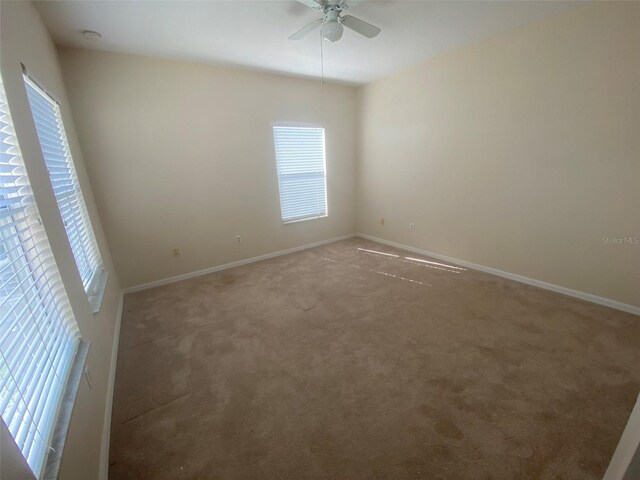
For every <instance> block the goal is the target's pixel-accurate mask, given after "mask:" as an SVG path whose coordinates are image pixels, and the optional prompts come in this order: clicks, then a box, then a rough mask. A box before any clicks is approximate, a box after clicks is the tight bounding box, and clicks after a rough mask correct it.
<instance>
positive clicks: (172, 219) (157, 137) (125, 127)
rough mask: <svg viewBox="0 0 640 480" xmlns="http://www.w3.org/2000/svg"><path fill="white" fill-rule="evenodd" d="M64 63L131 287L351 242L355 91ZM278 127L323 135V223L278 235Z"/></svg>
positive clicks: (226, 71) (88, 60) (206, 72)
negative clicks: (175, 251) (342, 239)
mask: <svg viewBox="0 0 640 480" xmlns="http://www.w3.org/2000/svg"><path fill="white" fill-rule="evenodd" d="M60 57H61V63H62V69H63V72H64V76H65V81H66V82H67V86H68V91H69V95H70V99H71V104H72V108H73V115H74V118H75V119H76V122H77V125H78V133H79V135H80V140H81V144H82V148H83V150H84V152H85V154H86V157H87V167H88V170H89V173H90V175H91V179H92V182H93V184H94V190H95V194H96V199H97V202H98V205H100V214H101V216H102V219H103V222H104V227H105V231H106V233H107V238H108V239H109V244H110V245H111V247H112V249H113V256H114V261H115V263H116V268H117V270H118V273H119V275H120V278H121V281H122V283H123V285H124V286H125V287H130V286H133V285H138V284H141V283H145V282H150V281H155V280H159V279H162V278H166V277H170V276H174V275H179V274H184V273H189V272H193V271H195V270H199V269H204V268H209V267H213V266H217V265H221V264H225V263H228V262H232V261H235V260H240V259H245V258H250V257H254V256H257V255H261V254H266V253H271V252H274V251H278V250H283V249H287V248H291V247H295V246H299V245H304V244H307V243H311V242H316V241H320V240H325V239H330V238H333V237H337V236H341V235H346V234H351V233H353V232H354V231H355V122H356V118H355V114H356V91H355V89H354V88H351V87H346V86H339V85H324V86H323V85H320V83H319V82H318V81H311V80H302V79H297V78H290V77H284V76H277V75H272V74H266V73H259V72H253V71H247V70H239V69H231V68H223V67H215V66H208V65H200V64H194V63H186V62H178V61H170V60H159V59H152V58H146V57H138V56H132V55H123V54H113V53H101V52H95V51H87V50H77V49H66V48H65V49H61V50H60ZM273 122H301V123H315V124H321V125H323V126H324V127H325V131H326V149H327V189H328V208H329V216H328V218H324V219H319V220H309V221H305V222H299V223H295V224H289V225H283V224H282V222H281V220H280V204H279V196H278V181H277V177H276V165H275V156H274V155H275V154H274V147H273V137H272V130H271V125H272V123H273ZM236 235H241V236H242V241H243V243H242V245H240V246H238V245H235V243H234V242H235V237H236ZM174 247H178V248H180V249H181V252H182V256H181V257H180V258H172V257H171V254H170V250H171V248H174Z"/></svg>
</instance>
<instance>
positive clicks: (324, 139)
mask: <svg viewBox="0 0 640 480" xmlns="http://www.w3.org/2000/svg"><path fill="white" fill-rule="evenodd" d="M276 127H283V128H309V129H311V128H313V129H321V130H322V165H323V173H324V200H325V213H324V215H316V216H309V217H303V218H294V219H291V220H284V219H283V218H282V197H281V195H280V173H279V169H278V155H277V149H276V140H275V130H274V129H275V128H276ZM271 138H272V140H273V155H274V160H275V165H276V181H277V182H278V202H279V207H280V220H281V222H282V225H292V224H295V223H300V222H306V221H308V220H321V219H323V218H327V217H328V216H329V192H328V190H327V177H328V172H327V130H326V128H325V127H324V125H322V124H320V123H305V122H272V123H271Z"/></svg>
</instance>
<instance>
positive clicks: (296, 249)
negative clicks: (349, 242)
mask: <svg viewBox="0 0 640 480" xmlns="http://www.w3.org/2000/svg"><path fill="white" fill-rule="evenodd" d="M355 236H356V234H355V233H350V234H349V235H342V236H341V237H335V238H330V239H328V240H321V241H319V242H313V243H307V244H306V245H300V246H299V247H293V248H287V249H286V250H279V251H277V252H272V253H266V254H264V255H258V256H257V257H251V258H245V259H243V260H237V261H235V262H230V263H225V264H223V265H218V266H216V267H210V268H205V269H203V270H196V271H195V272H189V273H184V274H182V275H176V276H174V277H168V278H163V279H160V280H155V281H153V282H148V283H142V284H140V285H134V286H133V287H128V288H125V289H124V290H123V292H124V293H125V294H127V293H133V292H139V291H141V290H148V289H149V288H154V287H159V286H161V285H168V284H170V283H175V282H179V281H181V280H186V279H188V278H193V277H199V276H201V275H206V274H208V273H213V272H219V271H220V270H226V269H228V268H233V267H239V266H241V265H247V264H249V263H255V262H259V261H261V260H267V259H268V258H274V257H279V256H281V255H287V254H288V253H295V252H299V251H301V250H307V249H309V248H313V247H319V246H320V245H325V244H327V243H333V242H338V241H340V240H346V239H347V238H353V237H355Z"/></svg>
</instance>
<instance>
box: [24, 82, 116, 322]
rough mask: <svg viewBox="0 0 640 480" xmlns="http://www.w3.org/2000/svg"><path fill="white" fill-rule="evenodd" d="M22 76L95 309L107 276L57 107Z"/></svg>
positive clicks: (77, 263) (40, 90)
mask: <svg viewBox="0 0 640 480" xmlns="http://www.w3.org/2000/svg"><path fill="white" fill-rule="evenodd" d="M24 78H25V83H26V88H27V95H28V97H29V104H30V106H31V112H32V114H33V120H34V122H35V126H36V131H37V132H38V139H39V140H40V147H41V148H42V155H43V156H44V161H45V163H46V165H47V170H48V171H49V178H50V179H51V185H52V187H53V192H54V194H55V196H56V201H57V202H58V208H59V209H60V214H61V216H62V221H63V222H64V227H65V230H66V232H67V238H68V239H69V244H70V246H71V251H72V252H73V257H74V258H75V261H76V266H77V267H78V272H79V273H80V278H81V279H82V284H83V285H84V288H85V290H86V292H87V294H88V295H89V300H90V302H91V303H92V306H93V307H94V310H97V307H98V306H99V303H100V301H101V299H102V291H103V290H104V283H105V282H106V278H105V275H104V272H103V269H102V260H101V258H100V252H99V250H98V245H97V243H96V239H95V236H94V234H93V229H92V228H91V222H90V221H89V215H88V214H87V208H86V205H85V203H84V198H83V196H82V192H81V191H80V184H79V183H78V177H77V175H76V171H75V168H74V166H73V160H72V158H71V153H70V151H69V145H68V143H67V135H66V133H65V131H64V125H63V124H62V117H61V115H60V107H59V105H58V104H57V103H56V102H55V100H53V99H52V98H51V97H50V96H49V95H48V94H47V93H46V92H45V91H44V90H42V89H41V88H40V87H39V86H38V85H37V84H36V83H35V82H34V81H33V80H32V79H31V78H29V77H28V76H27V75H25V77H24Z"/></svg>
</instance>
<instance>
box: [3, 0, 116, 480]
mask: <svg viewBox="0 0 640 480" xmlns="http://www.w3.org/2000/svg"><path fill="white" fill-rule="evenodd" d="M0 21H1V25H0V43H1V52H0V53H1V55H0V57H1V58H0V59H1V65H0V68H1V70H2V78H3V80H4V84H5V88H6V92H7V98H8V101H9V108H10V111H11V115H12V118H13V121H14V124H15V129H16V133H17V136H18V139H19V142H20V147H21V150H22V154H23V157H24V162H25V166H26V168H27V173H28V174H29V179H30V181H31V184H32V186H33V190H34V196H35V199H36V202H37V204H38V209H39V211H40V215H41V217H42V220H43V224H44V227H45V230H46V232H47V236H48V238H49V242H50V244H51V248H52V251H53V254H54V257H55V259H56V262H57V264H58V268H59V270H60V274H61V277H62V281H63V283H64V285H65V288H66V290H67V293H68V295H69V299H70V301H71V305H72V308H73V311H74V313H75V316H76V319H77V320H78V323H79V327H80V331H81V334H82V337H83V339H84V340H85V341H88V342H90V343H91V347H90V350H89V356H88V359H87V368H88V370H89V372H90V374H91V377H92V379H93V384H92V388H89V385H88V384H87V382H86V381H84V380H83V381H82V382H81V384H80V390H79V393H78V397H77V399H76V404H75V408H74V411H73V416H72V419H71V425H70V427H69V434H68V438H67V444H66V448H65V451H64V454H63V457H62V464H61V467H60V478H61V479H64V480H90V479H91V480H93V479H97V478H98V476H99V473H98V469H99V465H100V456H101V451H102V438H103V426H104V421H105V409H106V408H107V402H106V400H107V391H108V378H109V372H110V366H111V360H112V359H111V353H112V347H113V341H114V332H115V328H116V319H117V317H118V315H119V301H120V285H119V283H118V277H117V275H116V273H115V271H114V268H113V264H112V262H111V256H110V254H109V248H108V246H107V243H106V241H105V238H104V234H103V232H102V228H101V225H100V219H99V217H98V214H97V211H96V206H95V203H94V200H93V194H92V192H91V185H90V183H89V181H88V178H87V174H86V171H85V168H84V161H83V156H82V152H81V151H80V148H79V146H78V141H77V137H76V133H75V128H74V123H73V119H72V118H71V113H70V108H69V102H68V100H67V96H66V93H65V87H64V84H63V81H62V75H61V72H60V68H59V64H58V58H57V55H56V50H55V47H54V45H53V43H52V42H51V39H50V38H49V34H48V33H47V31H46V30H45V28H44V26H43V24H42V23H41V21H40V18H39V17H38V14H37V13H36V11H35V9H34V8H33V6H32V5H31V4H30V3H28V2H2V6H1V7H0ZM21 63H23V64H24V65H25V66H26V67H27V69H28V70H29V72H30V74H32V75H33V76H34V77H35V78H36V79H37V80H38V81H39V82H40V83H41V84H42V85H44V86H45V87H46V88H47V90H49V91H50V92H51V93H52V94H53V95H54V96H56V98H57V99H58V101H59V102H60V106H61V111H62V118H63V122H64V124H65V129H66V132H67V135H68V137H69V143H70V149H71V153H72V156H73V159H74V162H75V167H76V170H77V173H78V177H79V180H80V185H81V188H82V192H83V194H84V197H85V200H86V203H87V209H88V211H89V216H90V217H91V222H92V224H93V227H94V230H95V233H96V238H97V241H98V245H99V247H100V252H101V254H102V258H103V261H104V264H105V267H106V269H107V270H108V271H109V272H110V275H109V280H108V283H107V289H106V292H105V295H104V300H103V303H102V308H101V310H100V312H99V313H98V314H96V315H93V314H92V311H91V307H90V306H89V303H88V301H87V298H86V295H85V293H84V289H83V287H82V282H81V280H80V276H79V274H78V271H77V269H76V266H75V261H74V259H73V254H72V253H71V249H70V247H69V243H68V241H67V237H66V234H65V230H64V225H63V224H62V220H61V218H60V213H59V211H58V207H57V204H56V201H55V197H54V196H53V190H52V188H51V184H50V182H49V176H48V173H47V170H46V167H45V164H44V160H43V158H42V153H41V151H40V144H39V142H38V137H37V134H36V131H35V127H34V124H33V118H32V116H31V110H30V109H29V104H28V100H27V96H26V91H25V88H24V84H23V80H22V67H21Z"/></svg>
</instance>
